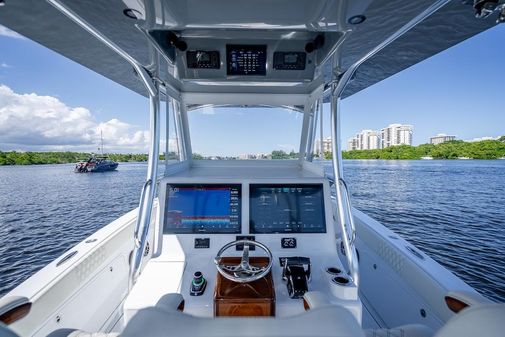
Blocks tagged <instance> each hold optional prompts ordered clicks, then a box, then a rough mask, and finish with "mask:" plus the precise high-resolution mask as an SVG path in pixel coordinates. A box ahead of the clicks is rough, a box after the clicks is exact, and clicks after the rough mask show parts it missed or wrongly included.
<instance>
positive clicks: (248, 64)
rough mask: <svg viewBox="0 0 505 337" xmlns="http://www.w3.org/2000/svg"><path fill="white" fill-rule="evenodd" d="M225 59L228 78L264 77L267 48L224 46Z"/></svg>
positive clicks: (260, 46)
mask: <svg viewBox="0 0 505 337" xmlns="http://www.w3.org/2000/svg"><path fill="white" fill-rule="evenodd" d="M226 58H227V64H228V66H227V74H228V75H229V76H230V75H239V76H249V75H259V76H264V75H266V69H267V46H264V45H226Z"/></svg>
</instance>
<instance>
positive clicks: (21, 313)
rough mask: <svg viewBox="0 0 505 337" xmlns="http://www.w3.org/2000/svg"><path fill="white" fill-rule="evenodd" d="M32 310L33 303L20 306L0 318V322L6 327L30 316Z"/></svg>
mask: <svg viewBox="0 0 505 337" xmlns="http://www.w3.org/2000/svg"><path fill="white" fill-rule="evenodd" d="M31 308H32V304H31V303H23V304H21V305H18V306H17V307H15V308H12V309H11V310H9V311H7V312H5V313H3V314H2V315H1V316H0V321H1V322H2V323H4V324H6V325H9V324H12V323H14V322H16V321H18V320H20V319H21V318H23V317H25V316H26V315H28V313H29V312H30V309H31Z"/></svg>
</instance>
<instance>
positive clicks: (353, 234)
mask: <svg viewBox="0 0 505 337" xmlns="http://www.w3.org/2000/svg"><path fill="white" fill-rule="evenodd" d="M339 181H340V184H341V185H342V186H343V187H344V192H345V193H344V195H345V197H346V198H345V200H346V206H347V216H348V218H349V219H348V221H349V226H350V227H351V237H350V238H349V241H350V243H351V244H352V245H354V241H355V240H356V227H355V226H354V219H353V216H352V206H351V195H350V193H349V188H348V187H347V183H346V182H345V180H344V178H340V179H339Z"/></svg>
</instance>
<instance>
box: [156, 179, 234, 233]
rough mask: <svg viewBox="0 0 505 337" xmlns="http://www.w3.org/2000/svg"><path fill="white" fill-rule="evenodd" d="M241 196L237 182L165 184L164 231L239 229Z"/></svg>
mask: <svg viewBox="0 0 505 337" xmlns="http://www.w3.org/2000/svg"><path fill="white" fill-rule="evenodd" d="M240 200H241V185H240V184H233V185H229V184H227V185H220V184H219V185H218V184H205V185H190V184H168V185H167V190H166V201H165V214H164V223H163V233H164V234H174V233H177V234H182V233H209V234H215V233H240V231H241V204H240Z"/></svg>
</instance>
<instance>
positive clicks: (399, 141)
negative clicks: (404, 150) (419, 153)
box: [381, 124, 414, 148]
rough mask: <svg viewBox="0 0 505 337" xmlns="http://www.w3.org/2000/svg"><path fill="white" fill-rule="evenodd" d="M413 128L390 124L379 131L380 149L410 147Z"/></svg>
mask: <svg viewBox="0 0 505 337" xmlns="http://www.w3.org/2000/svg"><path fill="white" fill-rule="evenodd" d="M413 129H414V127H413V126H412V125H405V124H390V125H389V126H387V127H385V128H383V129H381V148H386V147H390V146H396V145H412V134H413Z"/></svg>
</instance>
